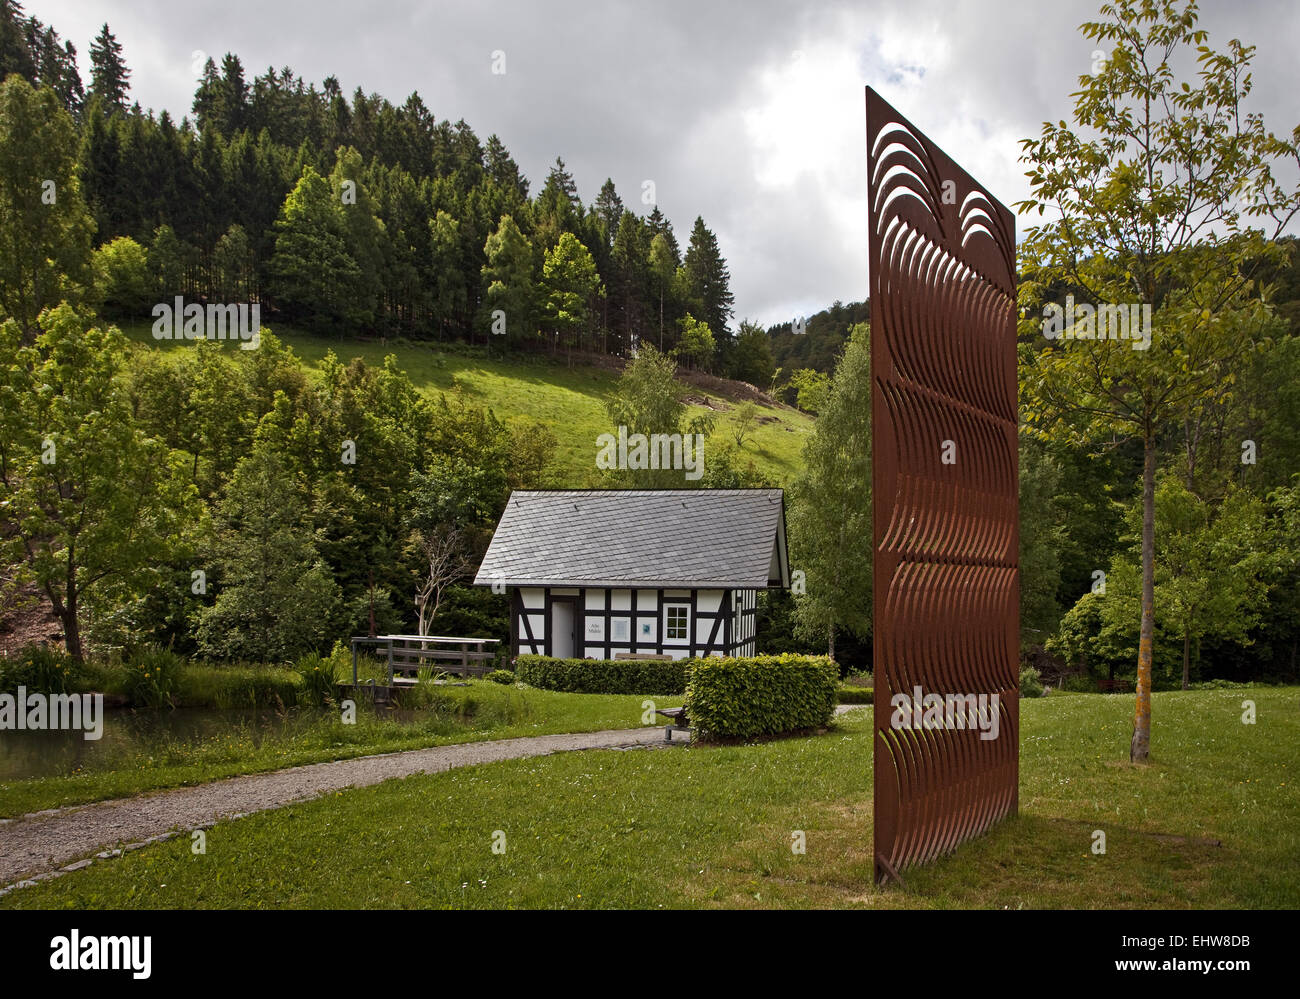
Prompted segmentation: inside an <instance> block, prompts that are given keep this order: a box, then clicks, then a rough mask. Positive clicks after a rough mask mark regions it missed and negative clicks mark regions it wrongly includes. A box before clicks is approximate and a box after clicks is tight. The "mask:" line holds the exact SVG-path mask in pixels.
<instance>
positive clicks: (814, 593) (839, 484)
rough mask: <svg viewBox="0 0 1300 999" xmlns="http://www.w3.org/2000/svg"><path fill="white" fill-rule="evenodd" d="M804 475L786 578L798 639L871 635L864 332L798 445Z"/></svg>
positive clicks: (794, 506)
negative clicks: (793, 580) (793, 586)
mask: <svg viewBox="0 0 1300 999" xmlns="http://www.w3.org/2000/svg"><path fill="white" fill-rule="evenodd" d="M804 466H805V468H806V472H805V474H804V475H803V477H802V478H800V479H799V480H798V482H796V483H795V485H794V487H793V489H792V490H791V494H792V502H791V511H790V549H791V553H792V558H791V562H790V569H791V572H795V571H802V572H803V573H804V574H805V579H804V585H805V588H806V592H805V593H804V594H802V595H796V598H795V619H796V621H797V623H798V628H799V631H800V633H801V635H803V636H806V637H810V638H811V637H816V638H821V637H823V636H825V637H826V639H827V646H828V649H829V650H830V652H831V654H832V655H833V654H834V641H835V631H836V629H844V630H848V631H850V632H853V633H854V634H857V635H866V634H868V633H869V631H870V628H871V565H872V557H871V545H872V541H871V537H872V535H871V356H870V339H869V331H868V329H867V327H866V326H865V325H862V326H858V327H855V328H854V331H853V336H852V337H851V338H850V340H849V343H848V346H846V347H845V348H844V354H843V355H842V356H841V358H840V361H839V363H838V364H837V365H836V368H835V377H834V379H833V380H832V381H831V385H830V390H829V392H828V393H827V398H826V405H825V408H824V410H823V412H822V414H821V415H820V416H819V417H818V419H817V423H816V425H815V426H814V427H813V433H812V436H811V437H810V438H809V439H808V443H807V444H805V445H804Z"/></svg>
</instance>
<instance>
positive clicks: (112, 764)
mask: <svg viewBox="0 0 1300 999" xmlns="http://www.w3.org/2000/svg"><path fill="white" fill-rule="evenodd" d="M439 689H440V690H441V691H443V692H444V693H445V694H446V696H448V697H449V698H450V699H451V700H452V702H453V704H452V705H451V706H450V710H444V711H441V712H433V711H427V712H419V714H421V715H424V716H425V717H424V718H423V719H422V720H419V721H414V722H398V721H386V720H379V719H377V718H376V717H375V716H374V715H373V713H371V712H367V711H364V710H362V711H360V712H359V713H358V717H357V723H356V724H355V725H344V724H343V723H342V722H341V721H340V720H339V718H338V716H337V715H334V714H324V713H318V712H312V711H305V712H301V713H298V714H295V715H294V716H293V718H294V721H293V722H292V723H290V724H287V725H284V726H282V727H277V728H275V729H270V730H268V729H267V728H265V727H263V726H259V725H257V724H253V723H240V724H232V725H231V727H230V730H229V732H228V733H227V734H225V735H224V736H223V737H221V738H219V739H205V740H201V741H198V740H195V741H165V742H163V743H162V744H159V745H156V746H155V745H151V746H149V747H148V748H147V749H140V750H138V751H134V752H132V753H129V754H126V755H119V756H117V757H115V758H110V759H106V760H102V761H100V762H99V763H97V764H91V765H92V766H95V769H88V770H85V771H80V772H77V773H74V774H70V775H66V776H60V777H45V778H39V779H32V780H23V781H10V782H7V783H5V782H0V817H12V816H15V815H22V814H25V813H27V812H34V811H38V810H40V809H44V808H58V807H60V806H63V805H75V804H83V803H85V802H90V801H100V800H103V799H106V798H120V797H124V796H126V795H131V794H136V793H139V792H141V791H151V790H158V789H161V788H168V787H179V786H181V785H185V784H201V783H205V782H207V781H213V780H220V779H221V778H223V777H233V776H235V775H237V774H250V773H261V772H263V771H266V770H279V769H280V768H282V767H292V766H299V765H301V764H304V763H320V762H322V761H324V760H341V759H347V758H350V757H354V756H367V755H370V754H372V753H392V752H398V751H400V750H404V749H422V748H424V747H426V746H442V745H449V744H451V743H457V742H476V741H480V740H484V739H512V738H516V737H519V736H528V735H552V734H556V733H562V732H595V731H600V730H603V729H618V728H636V727H638V726H639V725H640V724H641V720H642V713H643V709H642V702H643V701H644V700H646V698H644V697H641V696H631V695H605V694H563V693H558V692H555V691H550V690H534V689H531V688H529V689H521V688H516V687H506V686H502V685H501V684H497V683H491V682H488V681H476V682H472V683H471V684H470V685H469V686H468V687H450V686H449V687H442V688H439ZM654 700H655V703H656V705H657V706H658V707H678V706H680V705H681V703H682V702H681V698H680V697H659V698H654ZM109 724H111V720H110V721H109ZM91 758H92V759H94V757H93V756H92V757H91Z"/></svg>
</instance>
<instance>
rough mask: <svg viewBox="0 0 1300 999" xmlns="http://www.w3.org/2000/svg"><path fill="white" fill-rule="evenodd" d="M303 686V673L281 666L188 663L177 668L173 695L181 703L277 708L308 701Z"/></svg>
mask: <svg viewBox="0 0 1300 999" xmlns="http://www.w3.org/2000/svg"><path fill="white" fill-rule="evenodd" d="M305 688H306V683H305V679H304V677H303V675H302V674H301V673H299V672H298V671H297V670H296V669H291V668H289V667H285V666H268V665H265V664H261V663H254V664H239V663H234V664H221V665H215V664H205V663H189V664H187V665H186V666H185V667H184V668H183V669H182V670H181V672H180V678H179V680H178V681H177V685H176V692H175V695H174V696H175V701H176V703H177V704H181V705H184V706H185V707H212V708H220V709H222V710H233V709H239V708H274V709H276V710H277V711H278V710H281V709H283V708H288V707H293V706H294V705H295V704H302V703H311V702H310V701H309V700H308V699H307V695H306V693H305Z"/></svg>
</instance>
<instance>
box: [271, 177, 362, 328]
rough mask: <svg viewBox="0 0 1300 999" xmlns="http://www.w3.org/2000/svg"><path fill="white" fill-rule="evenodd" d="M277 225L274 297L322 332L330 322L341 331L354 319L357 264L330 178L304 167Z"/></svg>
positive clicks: (359, 270)
mask: <svg viewBox="0 0 1300 999" xmlns="http://www.w3.org/2000/svg"><path fill="white" fill-rule="evenodd" d="M353 207H355V206H353ZM275 229H276V238H275V255H274V256H273V257H272V259H271V267H270V270H271V275H272V280H273V285H272V287H273V290H274V292H275V295H276V298H277V299H278V300H279V302H280V304H281V305H283V306H284V307H285V308H286V309H288V310H290V311H291V312H294V313H296V314H297V315H298V316H300V317H302V318H304V319H306V320H308V321H310V322H311V323H313V324H314V325H315V326H316V327H317V328H318V329H320V330H321V331H322V332H323V331H325V330H327V329H330V328H331V327H334V328H335V329H337V331H338V332H339V333H340V335H342V333H343V332H344V327H345V326H347V325H351V324H354V323H355V322H357V315H356V311H357V310H356V299H355V289H356V287H357V284H358V281H359V279H360V277H361V268H360V267H358V266H357V262H356V260H355V259H354V258H353V256H352V253H351V252H350V248H349V245H348V224H347V220H346V219H345V218H344V216H343V206H342V205H341V204H340V203H339V201H338V199H337V198H336V197H335V196H334V194H333V193H332V192H331V190H330V184H329V181H327V180H326V179H325V178H324V177H322V176H321V175H320V174H318V173H317V172H316V171H315V170H314V169H312V168H311V167H310V166H307V167H304V168H303V172H302V177H301V179H300V180H299V181H298V183H297V185H296V186H295V187H294V189H293V190H292V191H290V192H289V196H288V197H287V198H285V201H284V208H283V209H282V210H281V212H280V217H279V218H278V219H277V220H276V222H275Z"/></svg>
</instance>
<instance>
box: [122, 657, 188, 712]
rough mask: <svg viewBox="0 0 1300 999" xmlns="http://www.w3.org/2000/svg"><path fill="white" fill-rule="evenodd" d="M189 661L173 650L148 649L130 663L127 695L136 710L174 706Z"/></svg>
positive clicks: (126, 687) (127, 664)
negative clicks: (181, 677) (185, 666)
mask: <svg viewBox="0 0 1300 999" xmlns="http://www.w3.org/2000/svg"><path fill="white" fill-rule="evenodd" d="M184 665H185V661H184V660H183V659H182V658H181V657H180V656H178V655H176V653H174V652H172V651H171V650H170V649H164V648H160V647H158V646H156V645H155V646H147V647H146V648H144V649H143V650H141V651H139V652H137V653H135V654H133V655H131V656H130V657H129V658H128V661H127V663H126V672H125V678H124V680H123V684H122V687H123V693H125V694H126V696H127V698H128V699H129V700H130V702H131V706H132V707H135V708H161V707H162V706H163V705H169V706H170V705H172V704H173V703H174V701H173V697H174V695H175V694H176V692H177V690H178V689H179V685H180V674H181V670H182V668H183V667H184Z"/></svg>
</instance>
